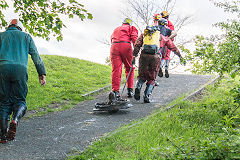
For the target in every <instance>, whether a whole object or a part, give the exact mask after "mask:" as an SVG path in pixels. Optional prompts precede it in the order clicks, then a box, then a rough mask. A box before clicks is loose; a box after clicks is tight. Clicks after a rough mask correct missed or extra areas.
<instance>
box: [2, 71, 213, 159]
mask: <svg viewBox="0 0 240 160" xmlns="http://www.w3.org/2000/svg"><path fill="white" fill-rule="evenodd" d="M210 78H211V77H210V76H200V75H182V74H175V75H170V77H169V78H168V79H167V78H161V79H159V78H158V82H159V83H160V86H158V87H155V88H154V91H153V95H152V96H151V99H152V101H153V103H150V104H145V103H143V100H142V94H141V100H140V101H135V100H133V99H131V103H132V104H133V107H131V108H129V109H127V110H121V111H119V112H117V113H115V114H109V113H97V114H92V109H93V107H94V104H95V103H96V102H103V101H105V100H106V97H107V96H108V93H104V94H101V95H99V96H97V97H96V99H94V100H91V101H85V102H83V103H80V104H78V105H77V106H76V107H74V108H73V109H70V110H66V111H62V112H57V113H51V114H48V115H44V116H41V117H36V118H32V119H27V120H22V121H21V123H20V124H19V127H18V129H17V136H16V140H14V141H12V142H8V143H7V144H0V159H3V160H4V159H6V160H8V159H14V160H15V159H31V160H32V159H48V160H49V159H65V158H66V157H67V155H69V154H70V153H72V152H74V151H76V150H83V149H84V148H85V147H86V146H88V145H89V144H91V141H92V140H94V139H96V138H97V137H101V136H102V135H104V134H106V133H108V132H110V131H113V130H114V129H116V128H118V127H120V126H122V125H125V124H128V123H130V122H132V121H135V120H138V119H140V118H142V117H145V116H147V115H149V114H150V113H151V112H152V111H154V110H155V109H156V108H159V107H161V106H164V105H166V104H168V103H169V102H171V101H172V100H174V99H176V98H178V97H179V96H182V95H183V94H185V93H191V92H193V91H194V90H196V89H198V88H199V87H201V86H202V85H204V84H205V83H207V82H208V81H209V80H210ZM144 89H145V85H144V87H143V88H142V92H143V91H144ZM125 95H126V90H125Z"/></svg>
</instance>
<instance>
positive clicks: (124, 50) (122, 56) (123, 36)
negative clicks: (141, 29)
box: [110, 18, 138, 98]
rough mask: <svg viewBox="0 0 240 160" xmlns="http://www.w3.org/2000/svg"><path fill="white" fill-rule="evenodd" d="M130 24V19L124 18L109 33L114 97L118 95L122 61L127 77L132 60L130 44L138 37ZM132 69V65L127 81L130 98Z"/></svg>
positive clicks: (131, 95)
mask: <svg viewBox="0 0 240 160" xmlns="http://www.w3.org/2000/svg"><path fill="white" fill-rule="evenodd" d="M131 24H132V20H131V19H129V18H126V19H125V20H124V21H123V24H122V26H119V27H117V28H116V29H115V30H114V31H113V33H112V35H111V44H112V46H111V49H110V59H111V64H112V76H111V78H112V91H113V92H114V94H115V97H116V98H119V97H120V94H119V89H120V84H121V75H122V63H123V64H124V67H125V75H126V77H127V76H128V74H129V71H130V68H131V67H132V61H133V53H132V52H133V49H132V44H133V45H134V44H135V42H136V40H137V38H138V30H137V29H136V28H135V27H134V26H132V25H131ZM134 69H135V68H134V67H133V68H132V71H131V72H130V75H129V78H128V81H127V90H128V97H129V98H132V97H133V95H134V93H133V84H134Z"/></svg>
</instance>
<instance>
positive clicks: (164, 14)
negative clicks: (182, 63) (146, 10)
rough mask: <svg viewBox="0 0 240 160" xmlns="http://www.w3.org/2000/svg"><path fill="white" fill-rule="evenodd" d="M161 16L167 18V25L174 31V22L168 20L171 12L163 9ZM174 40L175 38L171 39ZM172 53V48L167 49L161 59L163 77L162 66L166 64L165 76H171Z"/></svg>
mask: <svg viewBox="0 0 240 160" xmlns="http://www.w3.org/2000/svg"><path fill="white" fill-rule="evenodd" d="M161 16H162V18H164V19H166V20H167V27H168V28H169V29H171V30H173V31H174V25H173V24H172V22H171V21H169V20H168V18H169V13H168V12H167V11H163V12H162V13H161ZM171 40H172V41H173V40H174V39H173V38H172V39H171ZM170 53H171V50H169V49H168V50H167V51H166V54H164V56H163V57H162V60H161V66H160V69H159V74H158V75H159V77H163V72H162V68H163V66H164V64H165V77H166V78H168V77H169V73H168V67H169V62H170V60H171V59H170Z"/></svg>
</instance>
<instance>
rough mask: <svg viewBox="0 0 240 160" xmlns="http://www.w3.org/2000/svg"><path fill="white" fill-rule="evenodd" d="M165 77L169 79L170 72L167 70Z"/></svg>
mask: <svg viewBox="0 0 240 160" xmlns="http://www.w3.org/2000/svg"><path fill="white" fill-rule="evenodd" d="M165 77H166V78H168V77H169V74H168V70H165Z"/></svg>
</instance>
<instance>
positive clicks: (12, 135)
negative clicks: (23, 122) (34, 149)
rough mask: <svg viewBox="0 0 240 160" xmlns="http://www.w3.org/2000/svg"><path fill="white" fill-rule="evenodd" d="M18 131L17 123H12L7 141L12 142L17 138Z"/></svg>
mask: <svg viewBox="0 0 240 160" xmlns="http://www.w3.org/2000/svg"><path fill="white" fill-rule="evenodd" d="M16 131H17V122H15V121H12V122H11V123H10V127H9V130H8V132H7V140H9V141H12V140H14V139H15V137H16Z"/></svg>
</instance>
